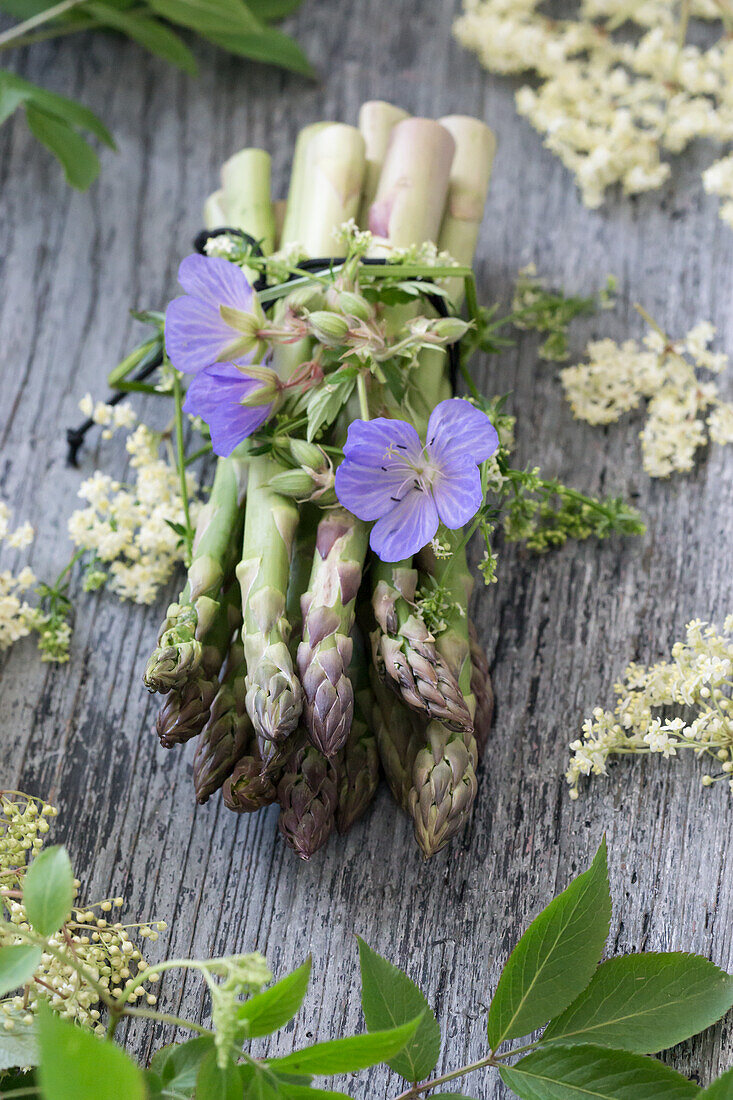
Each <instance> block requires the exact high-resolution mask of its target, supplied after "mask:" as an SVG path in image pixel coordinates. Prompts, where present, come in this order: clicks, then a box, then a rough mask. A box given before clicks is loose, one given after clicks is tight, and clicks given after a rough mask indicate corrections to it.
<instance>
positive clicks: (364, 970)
mask: <svg viewBox="0 0 733 1100" xmlns="http://www.w3.org/2000/svg"><path fill="white" fill-rule="evenodd" d="M356 939H357V943H358V944H359V966H360V968H361V1007H362V1009H363V1011H364V1019H365V1020H366V1026H367V1029H368V1030H369V1031H383V1030H384V1029H385V1028H388V1027H395V1026H397V1025H398V1024H405V1023H407V1022H408V1020H414V1019H415V1017H416V1016H419V1015H420V1013H422V1014H423V1016H422V1020H421V1022H420V1026H419V1027H418V1029H417V1031H416V1032H415V1034H414V1035H413V1036H412V1038H411V1039H410V1040H409V1041H408V1042H407V1043H406V1044H405V1046H404V1047H403V1048H402V1050H401V1051H400V1052H399V1054H397V1055H395V1057H394V1058H390V1059H389V1062H388V1065H389V1066H390V1067H391V1068H392V1069H393V1070H394V1071H395V1073H399V1074H400V1076H402V1077H404V1078H406V1079H407V1080H408V1081H413V1082H416V1081H422V1080H424V1078H426V1077H427V1076H428V1074H429V1073H430V1071H431V1070H432V1069H434V1068H435V1065H436V1063H437V1061H438V1056H439V1054H440V1028H439V1026H438V1024H437V1021H436V1019H435V1014H434V1013H433V1010H432V1009H431V1007H430V1005H429V1004H428V1002H427V1000H426V998H425V997H424V995H423V994H422V992H421V991H420V989H418V987H417V986H416V985H415V983H414V982H413V981H411V980H410V978H408V977H407V974H404V973H403V972H402V971H401V970H400V969H398V967H396V966H393V965H392V963H391V962H387V960H386V959H383V958H382V956H381V955H378V954H377V952H376V951H373V950H372V948H371V947H369V945H368V944H366V943H365V942H364V940H363V939H362V938H361V936H357V937H356Z"/></svg>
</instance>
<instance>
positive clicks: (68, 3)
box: [0, 0, 83, 49]
mask: <svg viewBox="0 0 733 1100" xmlns="http://www.w3.org/2000/svg"><path fill="white" fill-rule="evenodd" d="M82 2H83V0H61V2H60V3H59V4H54V5H53V6H52V7H50V8H46V9H45V10H44V11H39V12H38V14H37V15H32V16H31V17H30V19H25V20H24V21H23V22H22V23H18V24H17V26H15V27H11V28H10V30H7V31H4V32H3V33H2V34H0V49H5V48H6V47H7V45H8V44H9V43H11V42H15V41H16V39H18V38H22V37H23V36H24V35H26V34H27V33H28V31H32V30H33V29H34V28H35V27H41V26H43V24H44V23H48V22H49V21H50V20H51V19H57V18H58V17H59V15H64V14H65V13H66V12H67V11H71V9H72V8H77V7H78V6H79V5H80V4H81V3H82Z"/></svg>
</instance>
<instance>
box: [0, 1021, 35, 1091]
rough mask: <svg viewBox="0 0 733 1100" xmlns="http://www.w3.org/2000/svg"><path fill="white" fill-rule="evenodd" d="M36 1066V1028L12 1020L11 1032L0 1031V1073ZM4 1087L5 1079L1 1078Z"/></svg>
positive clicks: (33, 1025)
mask: <svg viewBox="0 0 733 1100" xmlns="http://www.w3.org/2000/svg"><path fill="white" fill-rule="evenodd" d="M37 1064H38V1042H37V1041H36V1027H35V1023H33V1024H24V1023H23V1021H22V1019H15V1020H13V1030H12V1031H5V1029H4V1028H2V1029H0V1073H4V1071H5V1070H7V1069H14V1068H15V1067H16V1066H35V1065H37ZM3 1084H4V1085H5V1078H4V1077H3Z"/></svg>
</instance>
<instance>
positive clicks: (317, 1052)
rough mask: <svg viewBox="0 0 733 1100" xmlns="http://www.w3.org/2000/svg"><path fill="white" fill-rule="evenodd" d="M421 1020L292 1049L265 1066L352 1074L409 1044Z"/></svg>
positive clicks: (382, 1060)
mask: <svg viewBox="0 0 733 1100" xmlns="http://www.w3.org/2000/svg"><path fill="white" fill-rule="evenodd" d="M420 1020H421V1017H419V1016H418V1018H417V1019H415V1020H410V1022H409V1023H406V1024H402V1025H401V1027H395V1028H392V1029H390V1030H389V1031H373V1032H371V1033H370V1034H368V1035H352V1036H350V1037H349V1038H347V1039H333V1040H332V1041H331V1042H326V1043H314V1045H313V1046H312V1047H306V1048H305V1050H295V1051H293V1053H292V1054H286V1055H285V1057H284V1058H273V1059H272V1060H271V1061H270V1062H269V1063H268V1064H269V1065H270V1066H271V1067H272V1068H273V1069H275V1070H277V1071H278V1072H279V1071H281V1070H288V1071H291V1070H292V1071H293V1072H295V1073H317V1074H319V1075H321V1076H330V1075H331V1074H333V1073H355V1072H356V1071H357V1070H360V1069H368V1067H369V1066H376V1065H378V1063H379V1062H386V1061H387V1059H389V1058H394V1056H395V1054H397V1052H398V1051H400V1050H402V1048H403V1047H404V1045H405V1043H407V1042H409V1040H410V1039H411V1038H412V1036H413V1035H414V1034H415V1032H416V1031H417V1029H418V1027H419V1026H420Z"/></svg>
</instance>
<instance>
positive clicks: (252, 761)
mask: <svg viewBox="0 0 733 1100" xmlns="http://www.w3.org/2000/svg"><path fill="white" fill-rule="evenodd" d="M281 774H282V766H281V764H278V763H275V762H273V763H271V764H269V765H263V761H262V757H261V756H260V753H259V749H258V747H257V740H256V738H254V737H253V738H252V740H251V741H250V743H249V745H248V748H247V751H246V752H245V754H244V755H243V756H241V757H240V758H239V760H238V761H237V763H236V764H235V766H234V771H233V772H232V774H231V775H230V776H229V778H228V779H227V780H226V782H225V783H224V787H223V789H222V797H223V799H224V805H225V806H226V807H227V809H229V810H233V811H234V813H238V814H252V813H255V812H256V811H257V810H261V809H262V808H263V807H264V806H270V805H272V803H273V802H275V801H276V799H277V784H278V781H279V779H280V776H281Z"/></svg>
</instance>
